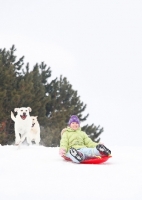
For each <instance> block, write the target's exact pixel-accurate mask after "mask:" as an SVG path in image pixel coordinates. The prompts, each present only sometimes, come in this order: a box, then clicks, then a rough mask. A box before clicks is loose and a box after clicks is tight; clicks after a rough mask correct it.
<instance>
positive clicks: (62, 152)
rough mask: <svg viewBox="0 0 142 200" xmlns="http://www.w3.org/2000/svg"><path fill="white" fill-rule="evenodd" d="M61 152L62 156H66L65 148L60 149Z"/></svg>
mask: <svg viewBox="0 0 142 200" xmlns="http://www.w3.org/2000/svg"><path fill="white" fill-rule="evenodd" d="M59 154H60V156H62V157H63V156H65V154H66V150H65V149H59Z"/></svg>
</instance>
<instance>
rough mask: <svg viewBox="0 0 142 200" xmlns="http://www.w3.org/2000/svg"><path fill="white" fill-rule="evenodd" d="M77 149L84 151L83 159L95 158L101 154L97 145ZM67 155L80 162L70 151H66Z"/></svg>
mask: <svg viewBox="0 0 142 200" xmlns="http://www.w3.org/2000/svg"><path fill="white" fill-rule="evenodd" d="M77 151H79V152H80V153H82V155H83V160H87V159H90V158H94V157H96V156H101V154H100V152H99V151H98V150H97V149H96V147H94V148H81V149H77ZM66 157H68V158H70V159H71V160H72V161H73V162H75V163H80V162H79V161H78V160H77V159H76V158H74V157H73V156H72V155H71V154H70V152H68V153H66Z"/></svg>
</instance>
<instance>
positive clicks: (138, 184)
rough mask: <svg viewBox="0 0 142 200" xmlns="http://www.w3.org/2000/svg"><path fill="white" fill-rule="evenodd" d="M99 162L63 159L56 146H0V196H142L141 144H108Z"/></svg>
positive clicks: (106, 199)
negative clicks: (105, 157)
mask: <svg viewBox="0 0 142 200" xmlns="http://www.w3.org/2000/svg"><path fill="white" fill-rule="evenodd" d="M109 148H110V149H111V150H112V158H110V159H109V160H108V161H107V162H105V163H103V164H99V165H93V164H92V165H86V164H74V163H72V162H67V161H64V160H63V159H62V158H61V157H60V156H59V154H58V148H50V147H44V146H34V145H33V146H30V147H28V146H21V148H20V149H18V150H17V147H16V146H12V145H11V146H0V199H1V200H60V199H61V200H94V199H96V200H141V199H142V147H135V146H133V147H119V146H115V147H109Z"/></svg>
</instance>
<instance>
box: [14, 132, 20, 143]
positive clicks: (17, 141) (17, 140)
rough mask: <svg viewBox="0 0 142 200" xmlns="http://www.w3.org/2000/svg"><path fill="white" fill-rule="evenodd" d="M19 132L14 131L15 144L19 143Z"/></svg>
mask: <svg viewBox="0 0 142 200" xmlns="http://www.w3.org/2000/svg"><path fill="white" fill-rule="evenodd" d="M20 140H21V138H20V134H19V133H18V132H17V131H16V132H15V144H16V145H18V144H19V143H20Z"/></svg>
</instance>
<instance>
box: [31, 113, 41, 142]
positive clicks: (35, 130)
mask: <svg viewBox="0 0 142 200" xmlns="http://www.w3.org/2000/svg"><path fill="white" fill-rule="evenodd" d="M31 119H32V128H31V130H30V133H29V139H30V141H34V142H35V143H36V145H39V142H40V126H39V123H38V120H37V116H31Z"/></svg>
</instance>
